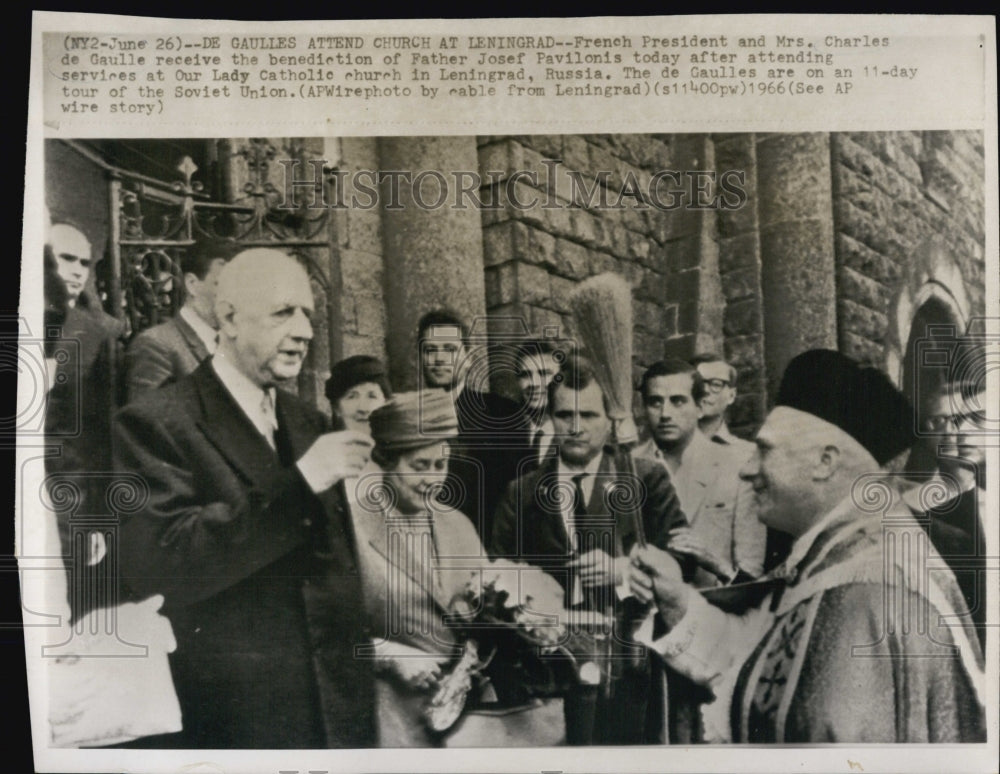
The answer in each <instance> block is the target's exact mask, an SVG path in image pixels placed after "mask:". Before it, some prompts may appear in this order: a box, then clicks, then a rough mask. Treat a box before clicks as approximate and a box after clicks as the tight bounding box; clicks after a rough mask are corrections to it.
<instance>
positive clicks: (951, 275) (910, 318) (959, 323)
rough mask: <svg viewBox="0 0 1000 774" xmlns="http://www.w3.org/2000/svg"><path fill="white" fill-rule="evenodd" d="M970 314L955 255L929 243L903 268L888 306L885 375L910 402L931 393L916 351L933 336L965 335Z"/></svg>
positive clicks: (939, 244)
mask: <svg viewBox="0 0 1000 774" xmlns="http://www.w3.org/2000/svg"><path fill="white" fill-rule="evenodd" d="M970 314H971V310H970V305H969V299H968V296H967V294H966V292H965V283H964V279H963V277H962V272H961V270H960V269H959V267H958V264H957V263H956V262H955V260H954V258H953V257H952V255H951V253H950V251H949V250H948V249H947V248H946V246H945V245H944V244H943V243H942V242H940V241H938V240H931V241H928V242H924V243H923V244H922V245H920V246H919V247H918V248H917V249H916V250H914V251H913V253H912V255H911V258H910V260H909V261H908V263H907V265H906V266H905V267H904V269H903V276H902V277H901V278H900V280H899V285H898V286H897V288H896V292H895V294H894V296H893V299H892V302H891V303H890V305H889V330H888V333H887V337H886V347H885V371H886V373H887V374H888V375H889V377H890V378H891V379H892V380H893V382H894V383H895V384H896V386H897V387H899V388H900V389H901V390H903V392H904V393H905V394H906V396H907V397H908V398H910V399H911V400H914V399H915V398H917V397H918V395H920V394H926V393H923V392H922V390H921V387H922V385H921V384H920V379H921V378H922V377H921V376H920V373H919V369H917V367H916V364H914V362H913V352H912V351H911V350H912V349H913V348H914V347H916V346H917V344H918V342H921V341H925V340H927V339H928V338H932V339H934V338H942V339H943V338H946V337H955V336H961V335H962V334H963V333H964V332H965V328H966V326H967V324H968V321H969V318H970ZM915 369H916V370H915Z"/></svg>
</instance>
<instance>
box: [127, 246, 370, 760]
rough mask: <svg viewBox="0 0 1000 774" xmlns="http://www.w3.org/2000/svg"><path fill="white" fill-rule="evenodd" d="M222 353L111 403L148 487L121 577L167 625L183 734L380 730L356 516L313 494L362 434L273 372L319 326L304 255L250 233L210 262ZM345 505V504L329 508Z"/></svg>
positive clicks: (297, 742)
mask: <svg viewBox="0 0 1000 774" xmlns="http://www.w3.org/2000/svg"><path fill="white" fill-rule="evenodd" d="M216 310H217V312H218V316H219V321H220V323H221V336H220V343H219V348H218V351H217V352H216V354H215V355H214V356H213V357H211V358H209V359H208V360H206V361H205V362H204V363H202V365H201V366H199V367H198V368H197V369H196V370H195V371H194V372H193V373H191V374H190V375H189V376H187V377H184V378H182V379H181V380H179V381H177V382H175V383H174V384H171V385H168V386H166V387H164V388H162V389H161V390H159V391H157V392H156V393H155V394H154V393H151V394H148V395H146V396H144V397H142V398H140V399H139V400H137V401H136V402H134V403H132V404H130V405H129V406H128V407H126V408H125V409H123V410H122V411H121V412H120V413H119V415H118V416H117V418H116V424H115V431H116V440H117V444H116V456H117V462H118V466H119V467H120V468H121V469H122V470H125V471H129V472H133V473H136V474H138V475H141V476H142V477H143V478H144V480H145V481H146V483H147V485H148V487H149V495H148V499H146V501H145V504H144V505H143V507H142V508H141V510H140V511H138V512H137V513H136V514H135V515H134V516H132V517H130V518H129V519H128V520H127V521H126V522H125V523H124V524H122V527H121V577H122V582H123V585H124V586H125V587H126V588H127V589H128V590H130V591H131V592H132V593H133V594H134V595H136V596H137V597H146V596H149V595H152V594H162V595H163V596H164V598H165V603H164V607H163V613H164V614H165V615H166V616H167V617H168V618H169V619H170V621H171V624H172V625H173V629H174V634H175V637H176V640H177V650H176V652H175V653H173V654H172V656H171V671H172V673H173V677H174V683H175V687H176V689H177V695H178V698H179V700H180V704H181V712H182V715H183V726H184V730H183V731H182V733H181V735H180V738H177V739H172V740H164V742H163V743H164V744H165V745H166V746H180V747H194V748H213V747H219V748H272V747H280V748H315V747H363V746H369V745H372V744H373V743H374V731H373V728H374V722H373V690H374V689H373V679H372V676H371V673H370V669H369V664H367V663H366V662H363V661H359V660H356V659H354V657H353V647H354V645H355V644H358V643H363V642H366V641H367V639H368V635H367V633H366V631H365V625H364V615H363V610H362V604H361V599H360V597H361V593H360V582H359V580H358V574H357V569H356V561H355V554H354V551H353V550H352V544H351V536H352V533H351V530H350V528H349V525H347V524H345V523H343V521H342V519H341V520H340V521H338V520H337V519H335V518H334V514H337V513H338V511H337V510H336V509H335V508H333V507H330V506H331V503H329V502H324V500H325V499H326V498H330V497H333V496H334V495H333V494H332V492H331V491H330V490H331V488H332V487H333V486H334V485H335V484H336V483H337V482H338V481H339V480H341V479H342V478H344V477H345V476H349V475H357V474H358V473H359V472H360V471H361V469H362V467H363V465H364V464H365V463H366V461H367V459H368V456H369V451H370V446H371V440H370V438H369V437H368V436H366V435H362V434H360V433H357V432H355V431H342V432H339V433H326V432H325V430H326V422H325V419H324V418H323V416H322V415H321V414H320V413H319V412H318V411H316V410H314V409H313V408H311V407H310V406H307V405H306V404H304V403H303V402H301V401H299V400H298V399H297V398H296V397H294V396H293V395H291V394H289V393H287V392H284V391H282V390H280V389H275V388H276V386H278V385H281V384H284V383H287V382H289V381H290V380H293V379H294V378H295V377H296V376H297V375H298V373H299V370H300V369H301V367H302V363H303V360H304V358H305V356H306V351H307V348H308V345H309V341H310V339H311V338H312V325H311V322H310V317H311V315H312V311H313V298H312V292H311V289H310V286H309V280H308V277H307V275H306V272H305V271H304V270H303V269H302V267H301V266H300V265H299V264H298V263H297V262H296V261H295V260H293V259H292V258H290V257H289V256H287V255H285V254H284V253H281V252H279V251H277V250H271V249H253V250H247V251H245V252H243V253H241V254H240V255H238V256H236V257H235V258H233V260H232V262H230V263H229V264H228V265H227V266H226V267H225V269H224V270H223V272H222V274H221V275H220V277H219V286H218V293H217V298H216ZM340 515H341V517H342V510H341V511H340Z"/></svg>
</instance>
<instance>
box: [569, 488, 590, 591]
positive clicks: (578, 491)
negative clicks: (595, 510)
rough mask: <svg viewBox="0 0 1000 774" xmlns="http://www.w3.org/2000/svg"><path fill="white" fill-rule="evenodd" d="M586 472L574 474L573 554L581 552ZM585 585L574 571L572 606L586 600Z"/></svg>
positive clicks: (571, 528)
mask: <svg viewBox="0 0 1000 774" xmlns="http://www.w3.org/2000/svg"><path fill="white" fill-rule="evenodd" d="M586 475H587V474H586V473H577V474H576V475H575V476H573V517H572V518H571V519H570V523H569V528H568V530H567V531H568V532H569V544H570V548H571V549H572V551H573V555H574V556H577V555H579V553H580V537H579V534H578V532H577V528H578V526H579V524H578V522H577V519H578V518H579V517H581V516H586V515H587V500H586V498H585V497H584V496H583V479H584V478H585V477H586ZM584 599H585V598H584V595H583V586H582V585H581V584H580V578H579V576H578V575H577V574H576V573H575V572H574V573H572V575H571V578H570V593H569V604H570V605H571V606H576V605H580V604H582V603H583V602H584Z"/></svg>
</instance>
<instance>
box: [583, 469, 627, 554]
mask: <svg viewBox="0 0 1000 774" xmlns="http://www.w3.org/2000/svg"><path fill="white" fill-rule="evenodd" d="M617 481H618V473H617V467H616V465H615V459H614V456H613V455H612V454H611V453H610V452H604V454H603V455H602V457H601V466H600V467H599V468H598V469H597V475H596V476H595V477H594V491H593V492H591V494H590V502H589V503H588V504H587V513H588V514H591V515H594V516H611V517H613V518H614V520H615V529H614V534H613V535H612V537H613V538H614V540H615V544H616V550H617V551H618V552H619V553H620V552H622V546H623V542H624V541H626V538H627V536H628V535H631V534H632V533H633V532H635V527H634V525H633V524H632V520H631V518H630V517H629V514H628V512H626V511H622V509H620V508H619V509H613V508H611V505H612V503H613V502H614V501H615V500H616V499H617V498H614V497H611V496H610V489H611V488H612V487H613V486H614V485H615V483H616V482H617ZM623 483H624V482H623ZM626 486H627V484H626ZM620 497H621V498H622V499H623V500H625V501H632V500H636V499H638V498H635V497H633V496H630V495H629V494H628V493H627V492H623V493H621V495H620Z"/></svg>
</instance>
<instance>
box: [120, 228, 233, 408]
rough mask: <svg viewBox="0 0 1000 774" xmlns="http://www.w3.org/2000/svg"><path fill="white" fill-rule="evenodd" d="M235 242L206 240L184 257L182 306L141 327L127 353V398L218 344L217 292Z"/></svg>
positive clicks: (181, 370)
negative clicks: (176, 311) (160, 321)
mask: <svg viewBox="0 0 1000 774" xmlns="http://www.w3.org/2000/svg"><path fill="white" fill-rule="evenodd" d="M235 250H236V247H235V245H232V244H229V243H225V242H216V241H205V242H200V243H198V244H196V245H194V246H193V247H192V248H191V249H190V250H188V251H186V252H185V253H184V254H183V255H182V256H181V261H180V264H181V272H182V273H183V275H184V305H183V306H182V307H181V309H180V312H178V314H177V315H176V316H174V317H172V318H170V319H169V320H167V321H166V322H163V323H160V324H159V325H156V326H154V327H152V328H150V329H148V330H145V331H143V332H142V333H140V334H139V335H138V336H136V337H135V339H133V340H132V343H131V344H130V345H129V348H128V351H127V352H126V354H125V372H126V385H127V393H128V400H129V401H130V402H131V401H133V400H135V399H136V398H138V397H139V396H140V395H142V393H143V392H145V391H147V390H152V389H156V388H157V387H160V386H162V385H164V384H169V383H170V382H174V381H176V380H177V379H179V378H180V377H182V376H186V375H187V374H189V373H191V372H192V371H193V370H194V369H195V368H197V367H198V365H199V364H200V363H201V361H202V360H204V359H205V358H206V357H208V356H209V355H211V354H213V353H214V352H215V348H216V346H217V345H218V329H219V322H218V320H217V319H216V317H215V290H216V287H217V285H218V283H219V272H221V271H222V267H223V266H225V265H226V261H227V260H229V258H231V257H232V256H233V253H234V251H235Z"/></svg>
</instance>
